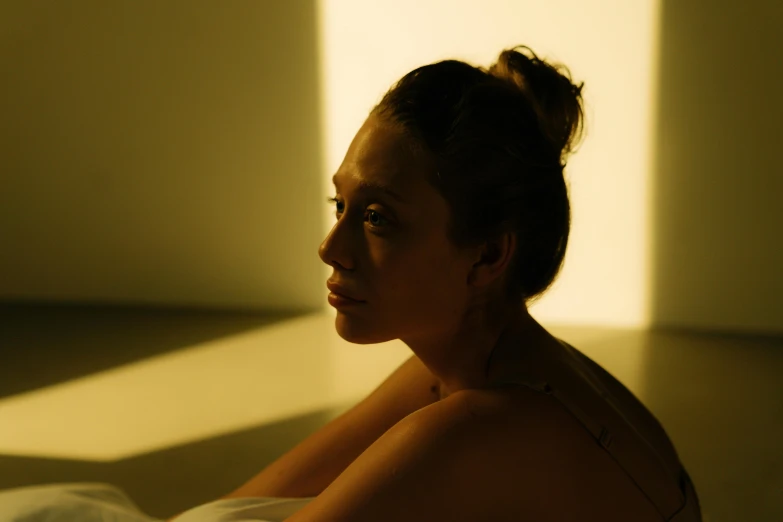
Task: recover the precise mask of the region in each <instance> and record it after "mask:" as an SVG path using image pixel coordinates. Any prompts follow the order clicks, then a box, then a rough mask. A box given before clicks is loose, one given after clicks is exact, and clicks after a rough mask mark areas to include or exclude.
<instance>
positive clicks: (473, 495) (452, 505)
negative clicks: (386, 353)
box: [286, 398, 493, 522]
mask: <svg viewBox="0 0 783 522" xmlns="http://www.w3.org/2000/svg"><path fill="white" fill-rule="evenodd" d="M441 402H442V404H441V403H438V404H435V405H433V406H431V407H429V408H426V409H425V410H429V411H425V410H422V411H420V412H417V413H415V414H413V415H411V416H409V417H407V418H405V419H404V420H402V421H401V422H400V423H398V424H397V425H395V426H394V427H393V428H392V429H391V430H389V431H388V432H386V433H385V434H384V435H383V436H382V437H380V438H379V439H378V440H377V441H375V443H373V444H372V445H371V446H370V447H369V448H368V449H367V450H366V451H365V452H364V453H363V454H362V455H361V456H360V457H359V458H357V459H356V460H355V461H354V462H353V463H352V464H351V465H350V466H349V467H348V468H347V469H346V470H345V471H344V472H343V473H342V474H341V475H340V476H339V477H338V478H337V479H336V480H334V482H332V484H331V485H330V486H329V487H328V488H326V490H324V492H323V493H321V494H320V495H319V496H318V497H317V498H315V499H314V500H313V501H311V502H310V503H309V504H308V505H307V506H305V507H304V508H303V509H302V510H300V511H298V512H297V513H295V514H294V515H293V516H292V517H290V518H288V519H286V522H337V521H339V522H370V521H372V522H402V521H405V522H419V521H421V522H424V521H432V520H449V521H450V522H458V521H461V520H479V519H482V520H483V519H485V518H486V515H487V514H488V513H489V512H490V511H491V506H488V504H487V500H486V498H484V497H485V495H482V493H481V492H480V491H477V490H476V487H475V484H477V483H481V482H484V483H486V482H487V477H488V476H491V469H490V468H491V467H492V466H493V464H492V463H486V464H482V463H481V461H482V457H481V454H482V453H483V450H482V449H481V448H482V445H483V444H487V443H488V442H489V443H491V440H488V438H487V437H488V436H489V437H490V438H491V437H492V436H493V434H492V430H487V429H485V428H484V427H483V424H482V422H476V420H475V418H473V417H472V416H471V415H466V414H465V411H466V410H465V408H464V407H461V406H460V404H459V401H457V400H451V398H449V400H447V401H441ZM448 402H450V403H449V404H447V403H448ZM436 410H437V411H436ZM484 468H486V469H484ZM485 490H486V488H482V491H485ZM466 493H467V494H466Z"/></svg>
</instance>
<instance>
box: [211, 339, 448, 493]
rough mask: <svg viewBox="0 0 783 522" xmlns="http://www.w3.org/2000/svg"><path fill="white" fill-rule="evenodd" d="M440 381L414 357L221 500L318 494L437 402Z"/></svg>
mask: <svg viewBox="0 0 783 522" xmlns="http://www.w3.org/2000/svg"><path fill="white" fill-rule="evenodd" d="M436 384H437V379H435V378H434V377H433V376H432V374H431V373H430V372H429V370H427V368H426V367H425V366H424V364H423V363H422V362H421V360H419V358H418V357H416V356H415V355H414V356H411V357H410V358H409V359H408V360H407V361H405V362H404V363H403V364H402V365H400V367H399V368H397V369H396V370H395V371H394V372H392V374H390V375H389V377H387V378H386V379H385V380H384V381H383V383H381V384H380V385H379V386H378V387H377V388H376V389H375V390H374V391H373V392H372V393H371V394H370V395H368V396H367V397H366V398H365V399H364V400H362V401H361V402H359V403H358V404H357V405H356V406H354V407H353V408H351V409H350V410H348V411H347V412H345V413H344V414H342V415H341V416H340V417H338V418H336V419H334V420H333V421H331V422H330V423H329V424H327V425H326V426H324V427H322V428H321V429H320V430H318V431H317V432H315V433H314V434H312V435H310V437H308V438H307V439H305V440H304V441H302V442H301V443H300V444H298V445H297V446H296V447H294V448H293V449H291V450H290V451H289V452H287V453H286V454H284V455H283V456H281V457H280V458H278V459H277V460H276V461H274V462H273V463H272V464H270V465H269V466H267V467H266V468H265V469H264V470H263V471H261V472H260V473H259V474H258V475H256V476H255V477H253V478H252V479H250V480H249V481H248V482H247V483H245V484H244V485H243V486H241V487H240V488H238V489H237V490H235V491H233V492H232V493H230V494H228V495H226V496H225V497H223V498H236V497H248V496H270V497H274V496H277V497H314V496H317V495H318V494H320V493H321V492H322V491H323V490H324V489H325V488H326V487H327V486H328V485H329V484H330V483H331V482H332V481H333V480H334V479H335V478H336V477H337V476H338V475H340V473H342V472H343V471H344V470H345V469H346V468H347V467H348V465H349V464H350V463H351V462H353V460H354V459H356V457H358V456H359V455H360V454H361V453H362V452H363V451H364V450H365V449H367V448H368V447H369V446H370V445H371V444H372V443H373V442H374V441H375V440H376V439H377V438H378V437H380V436H381V435H383V433H384V432H386V431H387V430H388V429H389V428H391V427H392V426H394V425H395V424H397V422H399V421H400V420H401V419H403V418H404V417H405V416H407V415H409V414H410V413H412V412H414V411H416V410H418V409H420V408H423V407H424V406H427V405H428V404H431V403H432V402H435V401H436V400H437V395H436V393H437V390H436V391H435V392H433V390H432V387H433V386H435V385H436Z"/></svg>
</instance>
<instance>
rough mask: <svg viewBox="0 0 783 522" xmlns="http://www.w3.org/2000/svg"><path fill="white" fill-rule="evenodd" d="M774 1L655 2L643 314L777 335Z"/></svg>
mask: <svg viewBox="0 0 783 522" xmlns="http://www.w3.org/2000/svg"><path fill="white" fill-rule="evenodd" d="M781 27H783V3H781V2H780V1H778V0H749V1H747V2H741V3H737V2H712V1H708V0H665V1H664V2H663V13H662V18H661V28H662V32H661V44H660V65H659V70H660V80H659V85H660V90H659V93H660V99H659V104H658V113H657V121H658V131H657V133H656V138H657V146H656V149H655V150H656V155H655V158H656V162H655V163H656V166H655V168H654V170H653V172H654V175H653V192H652V194H651V196H652V198H653V204H652V206H653V211H654V218H653V220H652V223H653V228H652V232H653V233H652V237H651V240H652V242H653V248H652V252H653V254H654V261H653V263H652V267H653V272H652V274H651V281H650V283H651V284H650V288H651V290H650V297H649V298H650V302H651V322H652V323H653V324H658V325H666V326H677V327H682V328H694V329H707V330H717V331H736V332H753V333H761V334H778V335H779V334H781V333H783V232H782V231H781V228H782V227H783V203H782V201H781V200H783V169H782V168H781V158H780V146H781V143H783V122H782V121H781V117H782V116H783V97H782V96H781V84H783V66H782V64H783V33H781V30H780V29H781Z"/></svg>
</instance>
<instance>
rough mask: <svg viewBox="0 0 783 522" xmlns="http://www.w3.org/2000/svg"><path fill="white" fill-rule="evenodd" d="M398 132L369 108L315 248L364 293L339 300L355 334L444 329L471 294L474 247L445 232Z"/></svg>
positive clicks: (361, 338) (358, 337) (435, 333)
mask: <svg viewBox="0 0 783 522" xmlns="http://www.w3.org/2000/svg"><path fill="white" fill-rule="evenodd" d="M404 139H405V138H404V137H403V136H402V135H401V134H400V133H399V132H398V131H396V130H394V128H392V127H390V126H388V125H387V124H385V123H384V122H383V121H382V120H380V119H378V118H377V117H376V116H370V117H369V118H368V119H367V121H366V122H365V123H364V125H363V126H362V127H361V129H359V132H358V133H357V134H356V136H355V137H354V139H353V141H352V142H351V145H350V147H349V148H348V151H347V153H346V155H345V159H344V160H343V162H342V164H341V165H340V168H339V169H338V171H337V173H336V174H335V176H334V183H335V198H336V199H337V202H336V205H335V215H336V223H335V224H334V227H332V230H331V232H329V235H328V236H327V237H326V239H324V241H323V243H322V244H321V246H320V248H319V252H318V253H319V255H320V257H321V259H322V260H323V262H324V263H326V264H328V265H330V266H331V267H332V268H333V274H332V276H331V277H330V278H329V279H330V281H332V282H335V283H338V284H340V285H342V286H344V287H345V288H347V293H348V294H349V295H352V296H353V297H355V298H357V299H360V300H363V301H365V302H364V303H361V304H355V305H351V306H348V307H344V308H342V307H338V308H337V319H336V325H335V326H336V329H337V332H338V334H339V335H340V336H341V337H342V338H343V339H345V340H347V341H349V342H352V343H359V344H368V343H380V342H385V341H389V340H392V339H398V338H401V339H403V340H404V341H405V342H409V341H416V340H419V339H422V340H424V339H430V338H436V337H439V336H442V335H444V334H448V333H449V332H453V331H455V330H458V329H459V323H460V320H461V317H462V314H463V312H464V310H465V307H466V306H467V303H468V299H469V295H468V290H469V289H468V285H467V276H468V273H469V272H470V267H471V265H472V263H473V262H474V260H473V259H471V255H472V254H471V253H470V252H458V251H457V249H456V248H455V247H454V246H453V245H452V244H451V242H450V241H449V240H448V238H447V225H448V221H449V209H448V206H447V203H446V201H445V200H444V199H443V197H442V196H441V195H440V194H439V193H438V192H437V191H436V189H435V188H434V187H432V186H431V185H430V184H429V183H428V182H427V181H426V177H427V174H428V172H427V169H428V168H431V167H428V165H427V161H426V159H422V158H418V157H415V156H413V155H412V154H411V153H410V152H407V149H406V148H405V147H404V143H405V142H404ZM364 185H383V186H385V187H387V188H388V189H389V190H391V191H393V192H394V193H395V194H397V195H398V196H399V199H397V198H395V197H394V196H392V195H389V194H387V193H385V192H384V191H382V190H379V189H378V188H366V187H364ZM409 344H410V343H409Z"/></svg>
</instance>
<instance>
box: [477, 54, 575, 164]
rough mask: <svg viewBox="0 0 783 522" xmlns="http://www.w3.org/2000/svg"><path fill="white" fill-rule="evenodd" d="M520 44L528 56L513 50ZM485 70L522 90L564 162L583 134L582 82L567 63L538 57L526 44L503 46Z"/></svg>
mask: <svg viewBox="0 0 783 522" xmlns="http://www.w3.org/2000/svg"><path fill="white" fill-rule="evenodd" d="M519 47H522V48H523V49H526V50H527V51H528V52H529V54H530V55H531V56H528V55H527V54H525V53H521V52H518V51H516V50H515V49H517V48H519ZM487 72H488V73H489V74H491V75H492V76H495V77H497V78H500V79H502V80H505V81H508V82H511V83H513V84H514V85H516V86H517V87H518V88H519V89H520V90H521V91H522V93H523V94H524V95H525V97H526V98H527V100H528V102H529V103H530V104H531V106H532V108H533V110H534V112H535V114H536V116H537V118H538V123H539V127H540V129H541V131H542V132H543V133H544V135H545V136H546V137H547V139H548V141H549V142H550V143H551V144H552V146H553V147H554V148H555V150H557V151H559V152H560V159H561V162H562V163H563V164H564V162H565V158H566V156H567V155H568V154H570V153H571V152H572V151H573V150H574V148H575V145H576V144H577V143H578V141H579V140H580V139H581V137H582V130H583V126H584V111H583V108H582V88H583V87H584V82H582V83H581V84H580V85H578V86H577V85H574V84H573V83H572V80H571V73H570V72H569V70H568V68H567V67H565V66H564V65H561V64H550V63H547V62H546V61H544V60H541V59H539V58H538V56H536V54H535V53H534V52H533V50H532V49H530V48H529V47H527V46H525V45H518V46H516V47H514V48H511V49H505V50H503V51H502V52H501V53H500V56H499V57H498V60H497V62H495V63H494V64H493V65H492V66H491V67H490V68H489V70H488V71H487Z"/></svg>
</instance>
